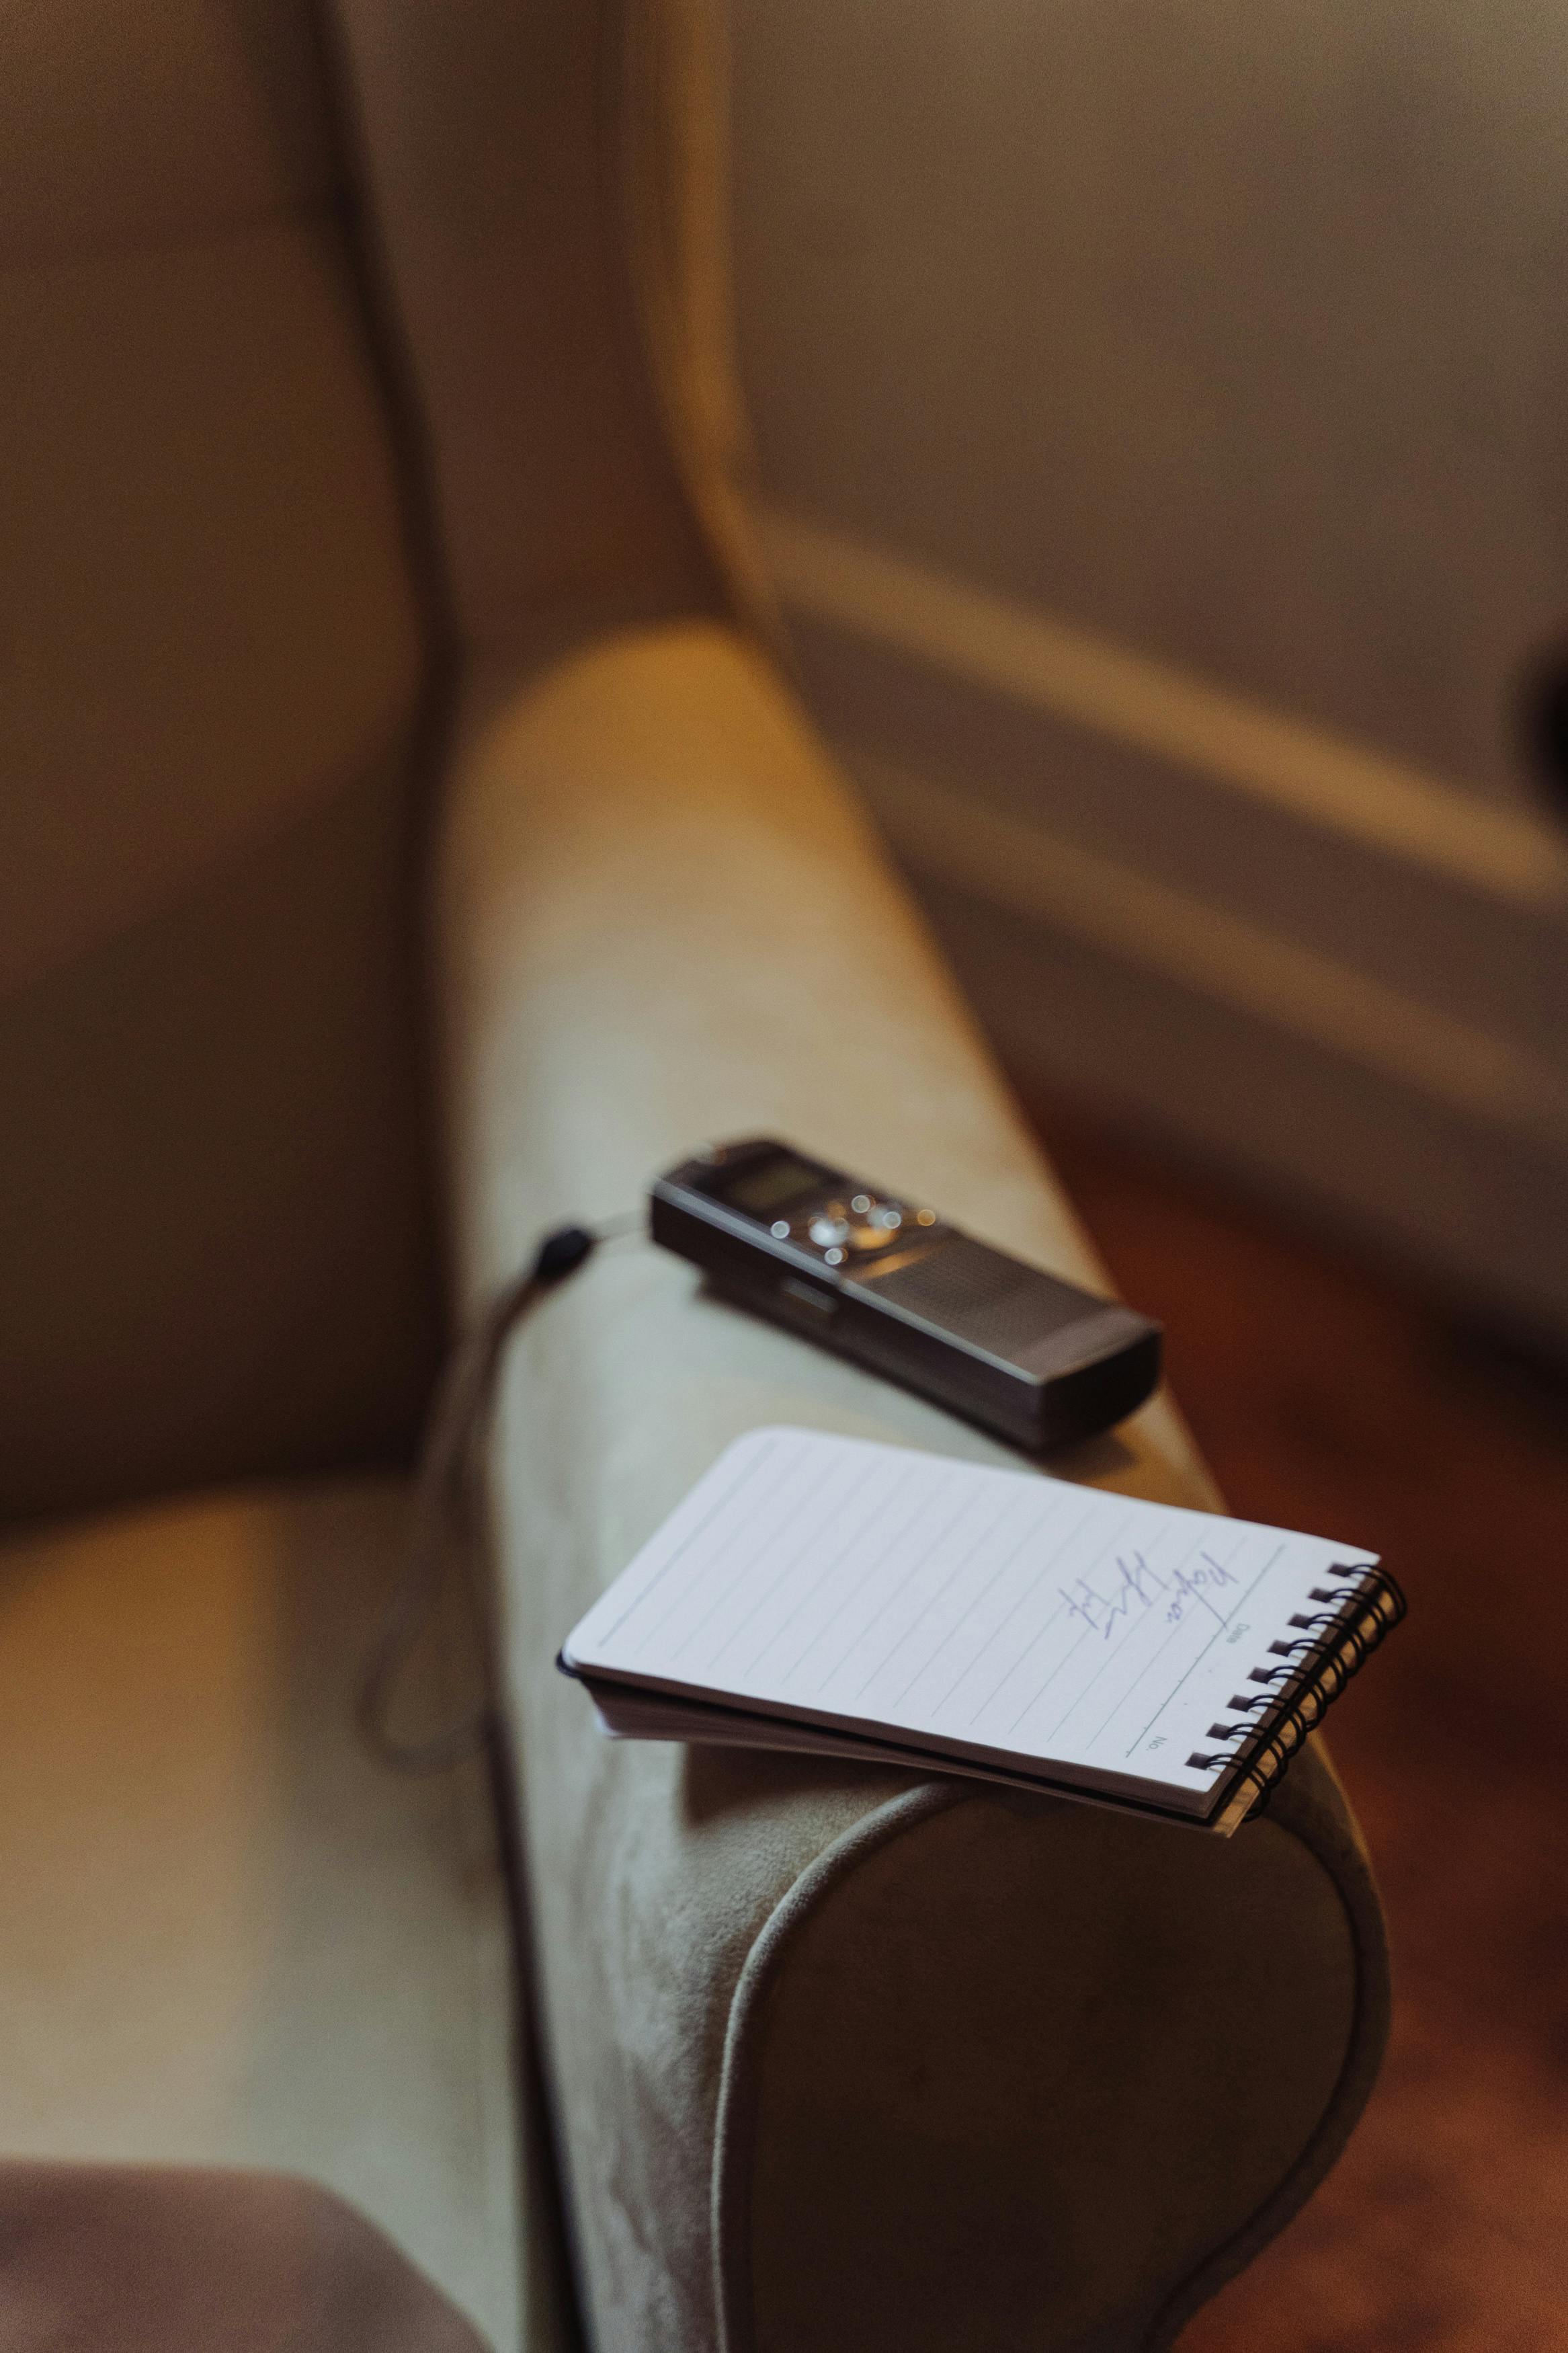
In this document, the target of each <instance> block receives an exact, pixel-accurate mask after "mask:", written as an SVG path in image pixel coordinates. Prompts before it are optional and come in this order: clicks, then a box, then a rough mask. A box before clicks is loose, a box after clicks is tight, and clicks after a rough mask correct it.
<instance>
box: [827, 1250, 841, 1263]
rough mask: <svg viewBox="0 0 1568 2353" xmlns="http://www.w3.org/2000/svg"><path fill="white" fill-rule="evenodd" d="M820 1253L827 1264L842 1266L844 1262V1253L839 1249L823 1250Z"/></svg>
mask: <svg viewBox="0 0 1568 2353" xmlns="http://www.w3.org/2000/svg"><path fill="white" fill-rule="evenodd" d="M822 1255H823V1257H824V1258H825V1259H826V1261H827V1263H828V1265H829V1266H842V1265H843V1263H844V1253H843V1251H842V1250H824V1251H823V1253H822Z"/></svg>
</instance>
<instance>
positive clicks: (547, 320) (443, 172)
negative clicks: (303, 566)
mask: <svg viewBox="0 0 1568 2353" xmlns="http://www.w3.org/2000/svg"><path fill="white" fill-rule="evenodd" d="M335 22H336V25H337V26H338V30H339V35H340V38H341V41H342V59H343V68H344V74H345V80H346V84H347V88H348V91H349V95H350V104H351V107H352V110H353V117H354V120H355V121H356V122H357V125H358V130H359V137H360V156H359V163H360V169H361V170H362V172H363V178H364V183H365V186H366V188H367V190H368V192H369V196H370V202H371V210H372V216H373V220H374V227H375V229H376V232H377V236H378V239H379V246H380V251H381V256H382V263H383V269H384V274H385V277H386V280H387V283H388V285H389V287H390V290H391V292H392V297H393V302H394V306H395V312H396V315H397V317H398V319H399V321H400V322H401V326H402V330H403V335H404V339H405V353H406V357H407V360H408V362H409V364H410V367H411V373H412V379H413V383H414V386H415V390H416V399H417V402H418V405H419V408H420V412H421V414H422V417H423V418H424V420H425V427H426V435H427V437H428V443H429V449H430V456H431V465H432V470H433V476H434V484H435V491H436V501H437V513H438V518H439V524H440V530H441V538H442V548H443V557H444V563H445V566H446V572H447V579H448V582H449V585H450V589H451V594H452V599H453V607H454V611H455V616H456V619H457V623H458V628H459V630H460V632H461V634H462V636H463V638H464V639H465V640H466V642H467V644H468V647H469V648H470V649H473V650H476V651H478V652H479V653H480V654H488V655H490V656H495V655H497V654H510V655H512V656H516V655H517V654H518V653H520V652H521V651H522V650H523V649H527V648H531V647H532V648H537V647H538V646H540V645H541V644H544V643H551V644H559V643H561V642H562V641H563V640H565V639H568V638H571V637H572V636H573V635H574V634H577V633H580V632H581V631H583V630H584V628H587V627H588V626H590V625H591V624H595V623H597V624H601V625H602V624H603V623H604V622H605V620H606V619H618V618H624V617H631V616H637V615H647V614H663V613H668V612H672V611H675V612H679V611H688V610H691V609H693V608H699V609H700V608H704V607H706V608H710V609H711V608H713V607H716V605H717V603H718V601H719V592H718V588H717V586H716V582H715V576H714V573H713V569H712V566H711V565H710V561H709V558H708V557H707V555H706V554H705V552H704V550H703V546H702V542H701V538H700V533H699V532H698V530H697V528H696V526H695V524H694V522H693V521H692V519H691V516H690V513H689V509H688V506H687V504H686V501H685V500H684V498H683V496H682V494H681V487H680V483H679V477H678V472H677V470H676V467H675V465H674V463H673V461H672V459H670V457H669V455H668V451H667V449H666V448H665V445H664V440H663V438H662V434H661V429H660V418H659V416H658V409H657V406H656V404H655V402H654V399H653V397H652V395H651V392H650V390H649V387H648V385H647V382H646V378H645V371H644V366H643V359H642V353H641V351H640V349H639V322H638V316H637V307H636V294H635V290H634V287H633V283H632V275H631V271H630V267H629V261H628V255H627V244H628V237H629V235H630V231H631V226H632V217H631V213H630V208H629V197H630V183H629V179H628V172H629V162H628V156H627V139H628V135H629V132H628V123H627V119H626V118H627V95H628V94H627V91H626V82H625V76H626V64H625V58H624V55H623V44H624V41H625V37H626V14H625V12H624V11H623V10H622V9H621V8H620V7H619V6H618V5H616V0H545V5H532V6H526V7H523V6H511V5H501V0H484V5H480V0H467V5H464V6H462V7H461V8H454V7H453V6H452V5H450V0H398V5H396V6H386V5H382V0H335Z"/></svg>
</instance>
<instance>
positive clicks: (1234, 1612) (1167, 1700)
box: [1122, 1544, 1285, 1757]
mask: <svg viewBox="0 0 1568 2353" xmlns="http://www.w3.org/2000/svg"><path fill="white" fill-rule="evenodd" d="M1284 1549H1285V1547H1284V1546H1283V1545H1282V1544H1279V1545H1276V1546H1275V1547H1274V1550H1273V1551H1272V1552H1271V1553H1270V1554H1269V1556H1268V1559H1267V1560H1266V1561H1265V1562H1264V1564H1263V1566H1262V1567H1261V1568H1260V1569H1259V1570H1258V1574H1257V1576H1256V1577H1254V1578H1253V1580H1252V1582H1251V1584H1250V1585H1249V1586H1248V1587H1247V1591H1246V1592H1245V1593H1244V1594H1243V1595H1242V1596H1241V1598H1240V1599H1239V1600H1238V1601H1237V1604H1236V1607H1235V1608H1234V1609H1231V1610H1230V1611H1229V1612H1228V1613H1227V1614H1226V1616H1225V1617H1224V1618H1222V1619H1221V1620H1220V1622H1219V1624H1218V1625H1217V1626H1216V1627H1215V1630H1214V1632H1213V1633H1212V1634H1211V1635H1210V1636H1209V1638H1208V1641H1206V1642H1205V1644H1204V1646H1203V1649H1202V1650H1201V1651H1199V1652H1198V1653H1197V1656H1196V1657H1195V1658H1193V1659H1190V1660H1189V1661H1188V1662H1187V1666H1186V1669H1185V1672H1184V1673H1183V1674H1181V1675H1179V1676H1178V1677H1177V1679H1176V1681H1175V1683H1173V1684H1172V1686H1171V1688H1170V1690H1169V1691H1168V1692H1167V1693H1166V1694H1165V1696H1164V1698H1163V1700H1162V1701H1161V1702H1160V1704H1159V1706H1158V1707H1157V1708H1156V1709H1155V1710H1154V1713H1153V1715H1152V1716H1151V1717H1150V1718H1149V1721H1148V1723H1147V1724H1146V1725H1144V1726H1143V1729H1142V1732H1141V1733H1139V1735H1138V1736H1137V1738H1136V1739H1135V1740H1133V1741H1132V1742H1131V1745H1130V1746H1128V1747H1127V1748H1126V1749H1124V1750H1123V1752H1122V1753H1123V1755H1124V1756H1127V1757H1131V1754H1132V1751H1133V1749H1134V1748H1136V1747H1138V1746H1140V1744H1141V1743H1142V1742H1143V1741H1145V1740H1147V1739H1148V1737H1149V1735H1150V1734H1151V1733H1152V1731H1153V1729H1154V1726H1155V1725H1157V1724H1158V1723H1159V1721H1160V1718H1161V1717H1162V1716H1163V1715H1164V1713H1165V1710H1166V1709H1167V1708H1168V1707H1169V1706H1170V1704H1171V1702H1172V1701H1173V1699H1174V1698H1175V1696H1176V1694H1177V1693H1178V1692H1179V1691H1180V1690H1181V1688H1182V1685H1183V1684H1184V1683H1185V1682H1186V1680H1187V1676H1188V1675H1190V1674H1191V1673H1192V1672H1193V1669H1194V1667H1195V1666H1197V1665H1198V1664H1199V1662H1200V1661H1202V1660H1204V1659H1206V1658H1207V1656H1208V1654H1209V1652H1210V1651H1212V1650H1213V1648H1214V1646H1215V1643H1216V1642H1217V1641H1219V1638H1220V1636H1221V1635H1222V1634H1223V1633H1224V1631H1225V1630H1226V1627H1227V1626H1228V1625H1230V1624H1232V1623H1233V1621H1234V1620H1236V1619H1237V1618H1239V1617H1240V1615H1241V1613H1242V1611H1243V1610H1244V1609H1246V1607H1247V1603H1248V1601H1249V1600H1250V1599H1252V1596H1253V1595H1254V1594H1255V1593H1256V1592H1257V1590H1258V1587H1259V1586H1260V1585H1261V1584H1262V1582H1263V1580H1264V1578H1265V1577H1267V1576H1268V1572H1269V1570H1270V1569H1271V1568H1272V1567H1273V1566H1274V1564H1275V1562H1276V1561H1277V1560H1278V1559H1279V1556H1280V1554H1281V1553H1282V1552H1283V1551H1284Z"/></svg>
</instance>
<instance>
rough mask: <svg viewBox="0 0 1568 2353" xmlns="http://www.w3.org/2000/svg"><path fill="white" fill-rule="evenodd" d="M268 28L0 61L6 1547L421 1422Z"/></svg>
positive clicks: (404, 980) (367, 797)
mask: <svg viewBox="0 0 1568 2353" xmlns="http://www.w3.org/2000/svg"><path fill="white" fill-rule="evenodd" d="M325 108H326V101H325V83H324V80H323V76H322V69H321V59H320V58H319V56H318V54H317V48H316V35H315V33H314V32H313V30H312V28H311V22H310V15H309V12H308V11H307V10H306V9H305V8H304V6H303V5H300V0H133V5H127V6H124V7H119V6H114V5H107V0H62V5H59V6H58V7H55V6H49V7H35V6H30V5H29V6H26V7H22V8H13V9H11V10H9V11H6V12H5V13H4V15H3V17H0V198H3V199H4V201H0V218H3V222H4V226H3V227H0V348H4V350H5V354H6V361H5V368H4V369H3V370H0V479H3V483H4V491H3V500H4V509H5V528H4V530H3V531H0V610H3V612H4V616H5V620H4V629H3V632H0V634H3V637H4V653H3V655H0V671H3V678H0V1088H3V1092H4V1100H5V1106H6V1112H5V1122H4V1132H3V1135H0V1517H5V1516H7V1515H12V1514H22V1513H29V1512H40V1511H48V1510H58V1509H69V1508H80V1507H82V1506H83V1505H86V1504H92V1503H95V1502H99V1501H101V1500H104V1499H107V1498H110V1497H114V1496H119V1495H124V1494H127V1493H148V1492H156V1491H158V1490H160V1489H166V1488H169V1487H173V1486H175V1485H178V1484H181V1483H183V1482H187V1481H190V1480H196V1479H210V1478H214V1477H222V1476H228V1475H234V1474H236V1473H245V1472H253V1471H261V1470H267V1469H276V1468H279V1467H306V1468H309V1467H313V1466H317V1465H325V1464H331V1463H337V1462H341V1461H345V1460H350V1461H352V1460H359V1461H364V1460H366V1459H374V1458H381V1459H385V1458H387V1457H389V1456H392V1455H395V1454H396V1453H397V1452H399V1451H403V1450H405V1448H406V1446H407V1444H408V1441H409V1437H410V1433H411V1430H412V1429H413V1426H414V1423H415V1421H416V1416H417V1412H418V1407H419V1401H420V1399H421V1397H422V1395H423V1391H424V1388H425V1385H426V1380H427V1377H428V1370H429V1364H430V1360H431V1356H432V1353H433V1331H434V1324H435V1320H436V1301H435V1288H436V1286H435V1281H434V1274H433V1260H434V1255H435V1253H434V1250H433V1247H432V1238H431V1223H432V1221H431V1219H430V1215H429V1207H428V1202H427V1200H426V1182H425V1168H424V1161H423V1157H422V1153H421V1148H420V1142H419V1124H420V1082H419V1071H418V1058H419V1045H420V1039H419V1027H418V1012H417V1003H416V941H415V936H414V932H413V922H412V918H413V889H414V884H413V876H412V866H413V852H414V848H415V844H414V839H413V833H412V828H413V825H414V821H415V809H414V806H413V797H414V791H415V785H416V778H415V766H416V752H417V751H418V750H419V749H420V748H421V747H420V746H419V745H418V744H417V743H416V738H417V737H418V735H419V732H420V728H421V724H422V721H423V717H424V702H425V696H426V685H425V670H426V652H425V642H424V641H425V636H426V617H425V615H424V613H423V611H422V609H421V601H422V600H421V593H420V592H417V591H416V585H415V582H414V579H413V576H412V574H411V570H410V562H409V556H408V552H407V546H406V528H407V518H406V514H405V488H404V486H403V485H402V484H401V483H400V482H399V480H398V479H397V472H396V469H395V464H394V458H393V449H392V444H391V439H390V437H389V431H388V427H387V423H386V417H385V411H384V397H383V393H382V388H381V386H380V385H379V383H378V381H377V375H376V370H375V368H374V364H373V362H372V357H371V353H370V349H369V345H368V342H367V331H366V322H365V315H364V310H363V299H362V295H361V293H360V290H358V289H357V287H356V285H355V282H354V277H353V269H352V266H351V260H350V256H349V252H348V249H347V247H346V245H345V241H344V237H343V234H342V229H341V227H340V226H339V224H338V223H337V222H336V221H335V220H334V219H333V218H331V216H329V214H328V212H327V211H326V210H325V209H324V208H325V207H326V206H329V205H330V204H331V203H333V202H335V200H336V191H335V186H334V180H333V173H334V170H335V166H334V165H333V164H332V159H331V153H330V148H329V142H328V136H327V125H326V111H325Z"/></svg>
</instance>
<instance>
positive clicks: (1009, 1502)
mask: <svg viewBox="0 0 1568 2353" xmlns="http://www.w3.org/2000/svg"><path fill="white" fill-rule="evenodd" d="M1018 1500H1019V1499H1018V1498H1017V1497H1016V1495H1009V1496H1007V1497H1006V1498H1005V1500H1004V1502H1003V1505H1002V1509H1001V1510H1000V1511H999V1512H998V1513H997V1514H995V1516H994V1518H993V1519H989V1520H987V1521H986V1523H985V1525H984V1527H983V1528H981V1529H979V1530H978V1531H977V1532H976V1534H975V1536H974V1538H973V1542H972V1543H971V1544H969V1545H968V1546H965V1548H964V1550H963V1552H961V1553H960V1555H959V1556H958V1558H957V1560H956V1561H954V1563H953V1565H952V1567H951V1568H950V1569H949V1571H948V1573H947V1575H946V1576H945V1577H943V1579H942V1583H941V1584H940V1585H939V1586H938V1587H937V1589H936V1591H935V1592H934V1593H933V1594H931V1597H930V1598H929V1599H927V1600H926V1601H925V1602H923V1603H922V1604H921V1609H920V1610H919V1612H918V1613H917V1615H916V1616H915V1617H913V1618H911V1619H910V1622H909V1624H908V1625H907V1626H906V1627H905V1628H904V1630H903V1632H902V1633H901V1634H900V1636H899V1638H898V1640H897V1641H896V1642H895V1643H894V1644H893V1647H892V1649H891V1650H890V1651H884V1652H883V1653H882V1656H881V1657H880V1658H879V1660H878V1661H877V1663H876V1665H875V1666H874V1667H873V1668H872V1669H871V1670H870V1672H869V1673H868V1675H867V1677H866V1680H865V1682H864V1683H861V1684H860V1685H859V1686H858V1689H856V1690H855V1691H853V1692H851V1693H850V1694H849V1698H848V1704H849V1705H850V1706H851V1707H854V1706H858V1704H859V1702H860V1700H861V1698H862V1696H863V1695H864V1694H865V1693H866V1692H868V1690H869V1689H870V1687H871V1685H872V1684H873V1683H875V1682H876V1680H877V1677H878V1676H879V1674H880V1673H881V1672H882V1670H883V1668H884V1667H886V1666H889V1664H890V1663H891V1662H892V1661H893V1660H894V1659H896V1658H897V1657H898V1655H899V1652H900V1651H901V1650H902V1649H903V1647H904V1644H905V1643H906V1642H907V1641H910V1639H911V1637H912V1636H913V1634H914V1631H915V1629H916V1627H917V1626H919V1625H920V1624H921V1620H923V1619H924V1618H926V1617H927V1616H928V1615H929V1614H930V1612H931V1610H932V1609H934V1608H935V1607H936V1605H937V1603H938V1602H939V1601H940V1600H941V1599H942V1595H943V1594H944V1593H949V1592H951V1591H952V1587H953V1584H954V1582H955V1581H956V1580H957V1578H959V1577H962V1576H963V1572H964V1570H965V1569H966V1568H967V1567H968V1566H969V1564H970V1562H971V1561H972V1560H973V1558H974V1556H975V1554H976V1553H977V1552H978V1551H979V1550H980V1548H981V1546H983V1545H985V1544H989V1542H990V1541H991V1538H992V1537H993V1536H994V1535H995V1533H996V1531H997V1529H998V1528H999V1527H1000V1526H1001V1525H1002V1524H1003V1522H1004V1521H1005V1519H1006V1517H1007V1515H1008V1514H1009V1513H1010V1512H1012V1511H1015V1510H1016V1507H1017V1504H1018ZM902 1590H903V1588H900V1591H899V1592H898V1593H891V1594H889V1596H888V1598H887V1599H886V1600H885V1601H884V1602H883V1604H882V1606H881V1608H880V1609H879V1610H878V1612H877V1615H876V1617H875V1618H872V1619H871V1620H869V1622H868V1624H867V1625H865V1626H863V1627H862V1628H861V1629H860V1633H859V1636H858V1640H859V1641H865V1640H866V1638H867V1637H868V1634H869V1633H870V1631H871V1628H872V1627H873V1626H874V1625H876V1623H877V1620H878V1619H879V1618H885V1617H886V1616H887V1614H888V1611H889V1609H891V1608H892V1606H893V1603H894V1602H895V1601H896V1600H897V1599H900V1595H901V1592H902Z"/></svg>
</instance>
